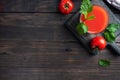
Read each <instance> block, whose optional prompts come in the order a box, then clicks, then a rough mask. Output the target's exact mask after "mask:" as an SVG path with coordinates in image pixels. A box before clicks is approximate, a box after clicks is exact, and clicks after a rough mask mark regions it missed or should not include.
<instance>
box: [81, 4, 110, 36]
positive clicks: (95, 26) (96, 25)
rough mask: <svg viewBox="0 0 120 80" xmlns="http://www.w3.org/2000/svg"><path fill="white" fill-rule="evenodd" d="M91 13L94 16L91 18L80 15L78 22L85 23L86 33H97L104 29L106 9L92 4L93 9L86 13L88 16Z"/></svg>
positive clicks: (106, 23)
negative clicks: (87, 18) (86, 18)
mask: <svg viewBox="0 0 120 80" xmlns="http://www.w3.org/2000/svg"><path fill="white" fill-rule="evenodd" d="M92 15H94V16H95V18H94V19H92V20H85V17H84V15H81V16H80V22H84V23H85V24H86V25H87V27H88V33H93V34H97V33H100V32H102V31H104V30H105V28H106V27H107V25H108V21H109V16H108V13H107V11H106V10H105V9H104V8H103V7H101V6H98V5H93V10H92V12H90V13H89V14H88V17H89V16H92Z"/></svg>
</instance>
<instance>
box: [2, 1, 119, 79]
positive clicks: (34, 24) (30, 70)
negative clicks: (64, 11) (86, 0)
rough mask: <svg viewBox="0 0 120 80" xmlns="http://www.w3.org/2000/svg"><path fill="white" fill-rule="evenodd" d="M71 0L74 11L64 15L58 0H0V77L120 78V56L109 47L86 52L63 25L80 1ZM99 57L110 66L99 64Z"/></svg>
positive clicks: (116, 12) (115, 11) (114, 10)
mask: <svg viewBox="0 0 120 80" xmlns="http://www.w3.org/2000/svg"><path fill="white" fill-rule="evenodd" d="M73 2H74V3H75V8H74V11H73V12H72V13H71V14H69V15H67V16H64V15H61V14H60V13H59V11H58V3H59V0H1V1H0V5H1V6H0V80H120V57H117V56H114V55H112V53H113V52H111V51H109V50H108V49H105V50H103V51H101V53H100V54H98V55H97V56H91V55H89V54H88V52H87V51H86V50H85V49H84V48H83V47H82V45H81V44H80V43H79V42H78V41H77V40H76V39H75V38H74V36H73V35H71V33H70V32H69V31H68V30H67V29H66V28H65V27H64V26H63V23H64V22H65V21H66V19H68V18H69V17H70V16H71V15H72V14H74V13H75V11H76V10H77V9H78V8H79V6H80V4H81V0H73ZM112 10H113V12H114V13H115V14H116V15H117V16H118V17H119V19H120V16H119V15H120V13H119V11H117V10H116V9H114V8H112ZM119 42H120V39H119V37H118V38H117V39H116V43H117V44H118V45H120V43H119ZM99 59H110V60H111V65H110V66H109V67H100V66H99V65H98V60H99Z"/></svg>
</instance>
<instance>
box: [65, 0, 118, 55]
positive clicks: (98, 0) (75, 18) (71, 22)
mask: <svg viewBox="0 0 120 80" xmlns="http://www.w3.org/2000/svg"><path fill="white" fill-rule="evenodd" d="M91 2H92V4H93V5H100V6H102V7H104V8H105V9H106V11H107V12H108V14H109V23H119V24H120V19H118V18H117V17H116V16H115V15H114V14H113V12H112V11H111V10H110V9H109V8H108V6H107V5H106V4H105V3H104V1H103V0H91ZM79 18H80V12H79V9H78V10H77V11H76V13H75V14H74V15H72V16H71V17H70V18H69V19H68V20H67V21H66V22H65V24H64V25H65V27H67V29H68V30H70V31H71V32H72V33H73V35H74V36H75V37H76V38H77V39H78V40H79V41H80V43H81V44H82V45H83V46H84V47H85V48H86V50H87V51H88V52H89V53H90V54H91V55H96V54H98V53H99V52H100V51H99V50H97V49H92V48H91V47H90V40H91V39H92V38H93V37H95V36H97V35H102V34H103V33H99V34H89V33H87V34H84V35H80V34H78V33H77V31H76V25H77V24H78V23H79V22H80V21H79ZM119 34H120V29H119V30H118V31H117V32H116V36H119ZM107 47H108V48H110V49H112V50H113V51H114V52H115V54H117V55H119V56H120V48H119V47H118V46H117V45H116V44H115V43H108V42H107Z"/></svg>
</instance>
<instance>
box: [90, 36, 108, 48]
mask: <svg viewBox="0 0 120 80" xmlns="http://www.w3.org/2000/svg"><path fill="white" fill-rule="evenodd" d="M91 47H92V48H98V49H99V50H102V49H104V48H105V47H106V40H105V39H104V38H103V37H102V36H96V37H94V38H93V39H92V40H91Z"/></svg>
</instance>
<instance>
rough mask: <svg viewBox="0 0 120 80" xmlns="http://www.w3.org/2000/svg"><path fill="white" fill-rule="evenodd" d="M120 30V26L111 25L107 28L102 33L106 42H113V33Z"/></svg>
mask: <svg viewBox="0 0 120 80" xmlns="http://www.w3.org/2000/svg"><path fill="white" fill-rule="evenodd" d="M119 28H120V24H115V23H111V24H109V25H108V26H107V28H106V31H105V32H104V37H105V39H106V40H107V41H108V42H114V41H115V38H116V36H115V32H116V31H117V30H118V29H119Z"/></svg>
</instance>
